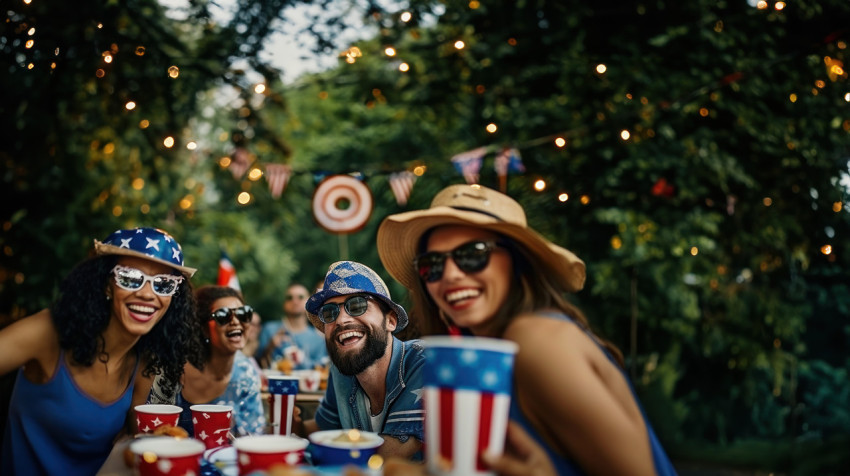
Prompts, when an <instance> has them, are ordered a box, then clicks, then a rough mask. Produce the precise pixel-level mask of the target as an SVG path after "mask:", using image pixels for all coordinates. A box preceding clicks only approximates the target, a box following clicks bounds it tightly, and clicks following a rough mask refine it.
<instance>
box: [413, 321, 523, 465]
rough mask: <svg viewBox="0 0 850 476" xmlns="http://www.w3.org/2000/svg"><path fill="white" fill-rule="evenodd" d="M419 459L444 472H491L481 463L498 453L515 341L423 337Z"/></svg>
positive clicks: (502, 439)
mask: <svg viewBox="0 0 850 476" xmlns="http://www.w3.org/2000/svg"><path fill="white" fill-rule="evenodd" d="M423 343H424V346H425V358H426V359H427V362H428V365H426V366H425V367H424V375H423V380H424V386H425V392H424V396H423V401H424V405H425V462H426V465H427V467H428V469H429V471H430V472H432V473H433V474H438V475H444V476H449V475H451V476H482V475H492V474H493V473H492V472H491V471H488V470H487V469H486V467H485V466H484V464H483V462H482V461H481V454H482V453H483V452H484V451H488V452H490V453H492V454H495V455H501V454H502V452H503V450H504V445H505V434H506V432H507V425H508V417H509V414H510V402H511V388H512V386H513V363H514V355H515V354H516V352H517V345H516V344H515V343H513V342H510V341H506V340H501V339H491V338H486V337H442V336H441V337H425V338H423Z"/></svg>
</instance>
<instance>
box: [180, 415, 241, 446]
mask: <svg viewBox="0 0 850 476" xmlns="http://www.w3.org/2000/svg"><path fill="white" fill-rule="evenodd" d="M189 410H191V411H192V425H193V427H194V428H193V429H194V432H195V438H197V439H199V440H201V441H203V442H204V445H205V446H206V447H207V449H208V450H209V449H213V448H218V447H219V446H225V445H227V444H229V443H230V438H229V437H228V433H230V425H231V421H232V418H233V407H231V406H230V405H192V406H191V407H189Z"/></svg>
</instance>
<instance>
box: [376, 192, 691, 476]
mask: <svg viewBox="0 0 850 476" xmlns="http://www.w3.org/2000/svg"><path fill="white" fill-rule="evenodd" d="M377 245H378V253H379V255H380V258H381V261H382V262H383V264H384V266H385V267H386V269H387V270H388V271H389V273H390V274H391V275H392V276H393V277H394V278H395V279H396V280H398V281H399V282H400V283H401V284H403V285H404V286H405V287H406V288H407V289H408V290H410V296H411V299H412V301H413V308H412V313H413V318H414V319H416V320H417V321H418V324H419V325H420V329H421V330H422V332H423V335H431V334H453V333H460V334H471V335H474V336H485V337H494V338H502V339H507V340H511V341H513V342H516V343H517V344H518V345H519V352H518V353H517V355H516V362H515V372H514V391H513V394H512V398H511V409H510V416H511V419H512V420H514V421H515V422H516V423H518V424H519V426H520V427H521V428H522V429H523V430H524V431H525V432H527V433H528V434H529V435H531V436H532V438H533V439H534V441H535V442H536V444H537V445H539V446H542V447H543V448H545V450H546V453H547V454H548V457H549V460H550V462H551V463H552V464H553V466H554V467H555V469H556V471H557V474H560V475H570V474H632V475H643V474H646V475H649V474H663V475H668V474H675V470H674V468H673V466H672V464H671V463H670V460H669V459H668V457H667V455H666V454H665V452H664V449H663V448H662V446H661V444H660V443H659V441H658V440H657V438H656V436H655V433H654V431H653V430H652V427H651V426H650V425H649V422H648V421H647V419H646V417H645V416H644V414H643V410H642V409H641V407H640V405H639V403H638V400H637V398H636V396H635V394H634V391H633V390H632V388H631V385H630V383H629V382H628V379H627V377H626V374H625V372H624V371H623V367H622V354H621V353H620V351H619V350H618V349H617V348H616V347H614V346H613V345H612V344H610V343H608V342H606V341H604V340H603V339H602V338H600V337H599V336H597V335H596V334H594V333H593V332H592V331H591V329H590V326H589V324H588V321H587V318H586V317H585V316H584V315H583V314H582V312H581V311H580V310H579V309H578V308H576V307H575V306H574V305H573V304H571V303H570V302H569V301H568V300H567V298H566V295H567V293H574V292H577V291H579V290H580V289H581V288H582V287H583V286H584V280H585V265H584V262H582V261H581V260H580V259H579V258H578V257H577V256H576V255H575V254H573V253H572V252H571V251H569V250H567V249H565V248H562V247H560V246H558V245H556V244H554V243H552V242H550V241H549V240H547V239H546V238H544V237H543V236H542V235H540V234H538V233H537V232H535V231H534V230H532V229H531V228H529V227H528V226H527V224H526V216H525V211H524V210H523V209H522V207H521V206H520V205H519V203H517V202H516V201H515V200H513V199H512V198H510V197H508V196H507V195H504V194H502V193H499V192H496V191H494V190H491V189H489V188H486V187H482V186H479V185H472V186H470V185H453V186H450V187H447V188H445V189H443V190H442V191H441V192H439V193H438V194H437V195H436V196H435V197H434V199H433V201H432V203H431V207H430V208H428V209H426V210H418V211H411V212H406V213H400V214H395V215H390V216H388V217H387V218H386V219H384V221H383V222H382V223H381V225H380V227H379V229H378V235H377ZM553 362H556V363H557V365H556V366H553V365H552V363H553ZM516 435H517V433H516V432H514V433H513V436H514V437H516ZM505 458H507V459H511V461H510V462H511V463H520V464H522V463H525V464H529V465H530V464H531V463H533V462H531V461H528V460H523V458H522V456H521V455H519V456H518V455H517V454H516V453H513V454H511V453H510V452H509V453H508V454H506V456H505ZM490 461H491V462H492V463H493V464H495V465H496V466H499V467H501V468H503V469H504V466H506V465H504V464H503V463H505V461H501V460H498V459H497V460H490ZM530 469H531V466H529V470H530ZM529 474H531V473H529Z"/></svg>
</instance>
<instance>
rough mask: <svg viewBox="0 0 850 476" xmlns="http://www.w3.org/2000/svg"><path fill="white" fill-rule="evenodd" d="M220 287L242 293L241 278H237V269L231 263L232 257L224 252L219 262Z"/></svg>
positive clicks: (218, 282)
mask: <svg viewBox="0 0 850 476" xmlns="http://www.w3.org/2000/svg"><path fill="white" fill-rule="evenodd" d="M216 283H217V284H218V285H219V286H227V287H230V288H233V289H235V290H237V291H241V290H242V288H241V287H240V286H239V278H238V277H236V267H235V266H233V262H232V261H230V257H229V256H227V253H225V252H224V250H222V251H221V258H220V259H219V260H218V281H217V282H216Z"/></svg>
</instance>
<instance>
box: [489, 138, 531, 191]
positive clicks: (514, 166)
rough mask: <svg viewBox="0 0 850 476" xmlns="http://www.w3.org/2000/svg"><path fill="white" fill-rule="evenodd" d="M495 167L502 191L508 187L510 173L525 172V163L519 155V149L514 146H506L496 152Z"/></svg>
mask: <svg viewBox="0 0 850 476" xmlns="http://www.w3.org/2000/svg"><path fill="white" fill-rule="evenodd" d="M493 169H494V170H495V171H496V175H498V176H499V187H500V188H501V190H502V193H505V192H506V191H507V188H508V173H510V172H516V173H523V172H525V165H523V164H522V157H521V156H520V155H519V149H516V148H513V147H505V148H503V149H502V150H500V151H499V153H498V154H496V158H495V159H494V161H493Z"/></svg>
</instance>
